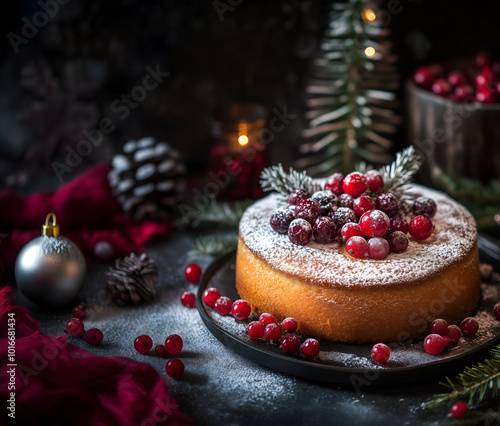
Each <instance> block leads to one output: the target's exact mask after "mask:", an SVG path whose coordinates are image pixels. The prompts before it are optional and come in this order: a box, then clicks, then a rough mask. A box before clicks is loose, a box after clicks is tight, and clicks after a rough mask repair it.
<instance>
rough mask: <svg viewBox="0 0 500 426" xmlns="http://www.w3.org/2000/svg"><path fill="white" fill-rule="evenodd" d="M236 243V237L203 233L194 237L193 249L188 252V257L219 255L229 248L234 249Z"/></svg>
mask: <svg viewBox="0 0 500 426" xmlns="http://www.w3.org/2000/svg"><path fill="white" fill-rule="evenodd" d="M237 245H238V238H236V237H213V236H211V235H204V236H201V237H198V238H197V239H196V241H195V243H194V247H193V249H191V250H190V251H189V252H188V257H190V258H193V257H197V256H220V255H221V254H223V253H225V252H227V251H229V250H232V249H235V248H236V246H237Z"/></svg>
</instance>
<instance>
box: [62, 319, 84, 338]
mask: <svg viewBox="0 0 500 426" xmlns="http://www.w3.org/2000/svg"><path fill="white" fill-rule="evenodd" d="M84 331H85V326H84V324H83V321H82V320H81V319H80V318H71V319H70V320H69V321H68V322H67V323H66V333H68V334H69V335H70V336H73V337H80V336H81V335H82V334H83V332H84Z"/></svg>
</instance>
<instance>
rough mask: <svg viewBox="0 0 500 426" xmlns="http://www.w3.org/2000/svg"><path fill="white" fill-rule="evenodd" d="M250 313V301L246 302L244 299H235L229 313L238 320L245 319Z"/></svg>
mask: <svg viewBox="0 0 500 426" xmlns="http://www.w3.org/2000/svg"><path fill="white" fill-rule="evenodd" d="M251 313H252V308H251V307H250V303H248V302H247V301H246V300H242V299H238V300H236V301H235V302H234V303H233V306H232V308H231V314H232V315H233V317H235V318H236V319H237V320H240V321H244V320H246V319H247V318H248V317H249V316H250V314H251Z"/></svg>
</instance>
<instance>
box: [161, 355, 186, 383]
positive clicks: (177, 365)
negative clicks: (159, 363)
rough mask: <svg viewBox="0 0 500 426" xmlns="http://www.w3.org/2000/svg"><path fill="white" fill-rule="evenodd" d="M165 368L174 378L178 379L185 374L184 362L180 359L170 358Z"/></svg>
mask: <svg viewBox="0 0 500 426" xmlns="http://www.w3.org/2000/svg"><path fill="white" fill-rule="evenodd" d="M165 370H166V372H167V374H168V375H169V376H170V377H172V379H177V380H178V379H180V378H181V377H182V375H183V374H184V363H183V362H182V361H181V360H180V359H176V358H173V359H170V360H168V362H167V365H166V366H165Z"/></svg>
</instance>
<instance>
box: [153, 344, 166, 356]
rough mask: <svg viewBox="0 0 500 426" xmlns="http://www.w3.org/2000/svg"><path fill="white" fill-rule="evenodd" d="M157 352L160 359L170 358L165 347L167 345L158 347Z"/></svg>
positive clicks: (156, 347)
mask: <svg viewBox="0 0 500 426" xmlns="http://www.w3.org/2000/svg"><path fill="white" fill-rule="evenodd" d="M155 352H156V355H158V356H159V357H162V358H167V357H168V352H167V348H166V347H165V345H156V346H155Z"/></svg>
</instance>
